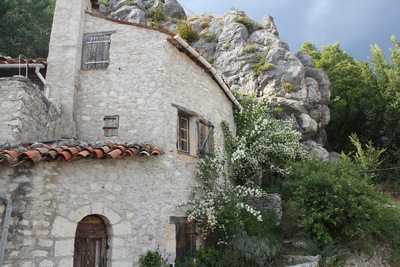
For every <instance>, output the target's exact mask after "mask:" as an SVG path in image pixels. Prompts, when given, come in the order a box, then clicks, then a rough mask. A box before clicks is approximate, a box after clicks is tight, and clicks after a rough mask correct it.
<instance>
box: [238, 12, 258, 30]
mask: <svg viewBox="0 0 400 267" xmlns="http://www.w3.org/2000/svg"><path fill="white" fill-rule="evenodd" d="M235 22H237V23H240V24H243V25H244V26H245V27H246V28H247V30H248V31H249V32H251V31H253V30H254V29H255V28H256V23H255V22H254V21H253V20H252V19H251V18H249V17H248V16H245V15H238V16H236V18H235Z"/></svg>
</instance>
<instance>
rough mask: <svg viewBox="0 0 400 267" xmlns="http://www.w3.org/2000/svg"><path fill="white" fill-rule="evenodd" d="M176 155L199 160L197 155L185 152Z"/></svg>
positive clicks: (178, 151) (178, 152) (179, 151)
mask: <svg viewBox="0 0 400 267" xmlns="http://www.w3.org/2000/svg"><path fill="white" fill-rule="evenodd" d="M176 153H177V154H178V155H182V156H186V157H189V158H193V159H198V158H199V157H198V156H197V155H192V154H190V153H189V152H185V151H182V150H177V151H176Z"/></svg>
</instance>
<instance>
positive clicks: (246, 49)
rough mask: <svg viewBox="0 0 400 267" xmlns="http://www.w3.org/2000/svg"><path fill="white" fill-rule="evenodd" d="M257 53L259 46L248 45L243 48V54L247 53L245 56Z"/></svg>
mask: <svg viewBox="0 0 400 267" xmlns="http://www.w3.org/2000/svg"><path fill="white" fill-rule="evenodd" d="M255 52H257V46H256V45H255V44H247V45H246V46H245V47H244V48H243V53H245V54H252V53H255Z"/></svg>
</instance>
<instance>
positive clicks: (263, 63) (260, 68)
mask: <svg viewBox="0 0 400 267" xmlns="http://www.w3.org/2000/svg"><path fill="white" fill-rule="evenodd" d="M273 68H274V65H273V64H271V63H269V62H268V61H267V59H266V58H264V57H260V63H258V64H257V65H255V66H254V67H253V70H254V73H255V75H256V76H260V75H262V74H264V73H265V72H267V71H270V70H272V69H273Z"/></svg>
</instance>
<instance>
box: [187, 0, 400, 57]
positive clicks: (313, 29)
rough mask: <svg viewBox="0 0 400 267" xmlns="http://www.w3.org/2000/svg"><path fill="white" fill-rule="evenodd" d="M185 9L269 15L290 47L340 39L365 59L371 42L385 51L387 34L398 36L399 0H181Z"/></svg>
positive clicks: (399, 20)
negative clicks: (237, 10) (236, 11)
mask: <svg viewBox="0 0 400 267" xmlns="http://www.w3.org/2000/svg"><path fill="white" fill-rule="evenodd" d="M181 2H182V3H183V5H184V6H185V8H186V9H187V10H188V11H189V12H188V13H189V14H190V13H194V14H202V13H212V14H223V13H224V12H226V11H228V10H229V9H231V8H237V9H240V10H244V11H246V12H247V13H248V14H249V15H251V16H252V17H253V18H255V19H257V20H260V19H261V18H262V17H264V16H266V15H272V16H273V17H274V18H275V20H276V22H277V25H278V28H279V31H280V33H281V37H282V39H284V40H285V41H287V42H288V43H289V44H290V46H291V47H292V49H293V50H297V49H298V48H299V46H300V45H301V44H302V43H303V42H304V41H311V42H313V43H315V44H317V45H318V46H323V45H327V44H332V43H336V42H340V43H341V44H342V46H343V47H344V48H345V50H346V51H347V52H349V53H350V54H352V55H354V56H356V57H358V58H360V59H367V58H368V56H369V49H370V45H371V44H374V43H377V44H379V45H380V46H381V47H382V48H384V49H385V50H386V51H388V48H389V47H390V36H391V35H392V34H394V35H397V36H398V37H399V38H400V0H247V1H246V0H181Z"/></svg>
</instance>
